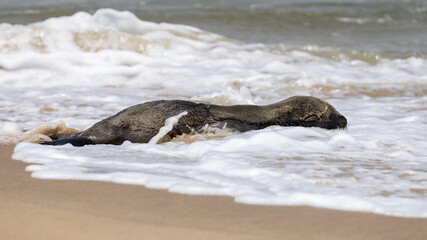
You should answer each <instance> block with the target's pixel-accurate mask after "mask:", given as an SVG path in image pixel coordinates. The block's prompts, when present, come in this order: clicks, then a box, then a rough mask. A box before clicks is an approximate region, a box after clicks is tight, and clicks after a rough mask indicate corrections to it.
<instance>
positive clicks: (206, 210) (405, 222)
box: [0, 146, 427, 240]
mask: <svg viewBox="0 0 427 240" xmlns="http://www.w3.org/2000/svg"><path fill="white" fill-rule="evenodd" d="M13 148H14V146H1V147H0V153H1V155H0V159H1V166H2V167H1V168H0V192H1V193H0V203H1V205H2V207H1V208H0V215H1V216H2V218H1V220H0V221H1V224H0V239H10V240H12V239H32V240H35V239H46V240H48V239H387V240H390V239H411V240H415V239H426V237H427V228H426V226H427V219H411V218H396V217H387V216H381V215H375V214H368V213H357V212H343V211H334V210H326V209H317V208H311V207H272V206H253V205H244V204H237V203H235V202H233V199H232V198H228V197H216V196H215V197H213V196H191V195H181V194H172V193H169V192H167V191H163V190H152V189H147V188H144V187H141V186H130V185H120V184H113V183H104V182H90V181H57V180H41V179H34V178H31V177H30V173H29V172H26V171H25V167H26V164H25V163H23V162H21V161H16V160H12V159H11V155H12V153H13Z"/></svg>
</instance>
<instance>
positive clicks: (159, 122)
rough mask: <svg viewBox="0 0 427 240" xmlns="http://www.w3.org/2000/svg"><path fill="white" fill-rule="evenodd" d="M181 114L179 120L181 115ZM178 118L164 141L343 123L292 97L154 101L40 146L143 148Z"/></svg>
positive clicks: (315, 103) (322, 104)
mask: <svg viewBox="0 0 427 240" xmlns="http://www.w3.org/2000/svg"><path fill="white" fill-rule="evenodd" d="M184 112H186V113H185V114H182V113H184ZM177 115H180V116H181V117H180V118H179V120H178V121H177V122H176V123H175V124H174V125H173V127H172V130H170V131H168V132H167V134H166V135H165V138H166V139H164V140H171V139H172V138H173V137H175V136H177V135H181V134H184V133H186V134H189V133H191V132H197V131H198V130H200V129H202V128H203V127H204V126H205V125H206V124H208V125H211V126H217V127H226V128H229V129H232V130H236V131H240V132H245V131H249V130H257V129H262V128H265V127H268V126H272V125H279V126H285V127H287V126H302V127H321V128H326V129H340V128H345V127H346V126H347V119H346V118H345V117H344V116H343V115H341V114H340V113H339V112H338V111H337V110H335V108H334V107H333V106H332V105H330V104H329V103H327V102H326V101H323V100H321V99H318V98H315V97H310V96H294V97H290V98H288V99H285V100H283V101H280V102H278V103H274V104H270V105H265V106H258V105H234V106H219V105H214V104H207V103H195V102H190V101H181V100H159V101H153V102H147V103H143V104H138V105H135V106H131V107H128V108H126V109H124V110H122V111H121V112H119V113H117V114H116V115H113V116H111V117H108V118H106V119H104V120H102V121H100V122H97V123H95V124H94V125H93V126H92V127H90V128H88V129H87V130H85V131H83V132H80V133H69V134H62V135H58V136H50V137H51V138H52V139H56V140H53V141H51V142H44V143H42V144H46V145H64V144H67V143H70V144H72V145H73V146H84V145H87V144H116V145H120V144H122V143H123V142H124V141H126V140H127V141H130V142H133V143H148V142H149V141H150V139H152V138H153V137H154V136H155V135H156V134H157V133H158V132H159V130H160V128H162V127H163V126H164V125H165V122H166V120H167V119H168V118H171V117H173V116H177Z"/></svg>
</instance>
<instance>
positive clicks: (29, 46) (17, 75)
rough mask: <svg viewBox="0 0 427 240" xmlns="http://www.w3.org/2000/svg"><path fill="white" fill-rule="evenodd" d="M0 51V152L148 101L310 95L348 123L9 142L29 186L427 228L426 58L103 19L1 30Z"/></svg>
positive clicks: (128, 17) (128, 18)
mask: <svg viewBox="0 0 427 240" xmlns="http://www.w3.org/2000/svg"><path fill="white" fill-rule="evenodd" d="M0 45H1V46H0V84H1V86H2V87H1V88H0V141H1V142H17V141H18V138H19V136H20V135H22V134H23V133H24V132H25V131H27V130H30V129H35V128H36V127H37V126H39V125H41V124H44V123H48V122H58V121H63V122H65V123H66V125H67V127H71V128H76V129H86V128H88V127H90V126H91V125H92V124H94V123H95V122H97V121H99V120H100V119H103V118H106V117H108V116H111V115H112V114H115V113H116V112H118V111H120V110H122V109H124V108H125V107H128V106H131V105H134V104H138V103H142V102H146V101H150V100H158V99H186V100H188V99H193V100H196V101H211V102H213V103H216V104H223V105H230V104H247V103H251V104H252V103H253V104H268V103H272V102H276V101H280V100H282V99H284V98H287V97H289V96H291V95H299V94H303V95H314V96H317V97H322V98H325V99H327V100H328V101H329V102H330V103H331V104H333V105H334V106H335V107H336V108H337V110H338V111H340V112H341V113H342V114H343V115H345V116H346V117H347V119H348V122H349V127H348V130H337V131H328V130H323V129H317V128H302V127H296V128H282V127H277V126H274V127H269V128H267V129H263V130H260V131H254V132H247V133H244V134H230V133H227V134H222V137H221V138H218V139H213V138H212V139H209V138H207V139H206V138H205V139H203V138H202V139H203V141H195V142H192V143H191V144H184V143H183V142H168V143H164V144H157V145H154V144H132V143H129V142H125V143H124V144H123V145H121V146H108V145H107V146H105V145H96V146H85V147H83V148H74V147H72V146H61V147H54V146H51V147H49V146H42V145H36V144H29V143H20V144H18V145H17V147H16V149H15V153H14V156H13V157H14V158H15V159H19V160H23V161H26V162H28V163H35V164H41V165H30V166H29V167H28V168H27V170H28V171H31V172H32V175H33V176H34V177H39V178H48V179H82V180H99V181H110V182H116V183H126V184H139V185H144V186H147V187H153V188H163V189H168V190H169V191H173V192H179V193H188V194H209V195H212V194H220V195H229V196H233V197H235V199H236V201H238V202H244V203H250V204H279V205H310V206H317V207H326V208H334V209H342V210H354V211H368V212H375V213H380V214H387V215H394V216H407V217H409V216H412V217H427V213H426V209H427V206H426V203H427V174H426V172H427V169H426V162H427V152H426V149H427V141H426V137H425V133H426V132H427V122H426V121H425V119H426V118H427V111H426V109H427V97H426V96H425V91H426V89H427V85H426V82H427V78H426V76H427V61H426V59H425V58H416V57H411V58H407V59H396V58H395V59H388V58H384V57H379V58H377V59H376V61H375V62H367V61H362V60H360V59H356V60H355V59H350V58H347V57H342V58H338V60H334V59H331V58H329V57H322V56H321V55H319V54H317V53H319V52H316V51H317V50H316V49H308V48H301V49H299V50H298V49H289V50H284V51H281V52H275V51H272V50H271V49H272V47H271V46H267V45H263V44H244V43H238V42H235V41H233V40H230V39H227V38H225V37H222V36H219V35H217V34H214V33H209V32H206V31H203V30H200V29H196V28H193V27H190V26H183V25H173V24H156V23H151V22H145V21H141V20H139V19H137V18H136V17H135V16H134V15H133V14H131V13H129V12H118V11H114V10H111V9H103V10H99V11H97V12H96V13H95V14H93V15H91V14H88V13H77V14H75V15H73V16H69V17H61V18H52V19H49V20H46V21H44V22H40V23H34V24H30V25H26V26H23V25H10V24H0ZM330 51H336V52H335V54H336V55H337V56H340V55H341V54H343V55H344V53H343V52H340V51H338V50H333V49H332V50H330ZM178 118H179V117H178V116H176V118H174V120H175V121H176V120H178ZM170 124H172V126H173V121H171V123H170ZM166 125H167V124H166ZM166 131H167V130H165V132H166ZM159 134H164V133H159ZM153 141H154V140H153Z"/></svg>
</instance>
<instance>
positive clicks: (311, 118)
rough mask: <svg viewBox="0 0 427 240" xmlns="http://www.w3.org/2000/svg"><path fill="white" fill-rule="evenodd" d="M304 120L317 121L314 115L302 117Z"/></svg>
mask: <svg viewBox="0 0 427 240" xmlns="http://www.w3.org/2000/svg"><path fill="white" fill-rule="evenodd" d="M304 121H306V122H314V121H317V116H316V115H311V116H308V117H306V118H305V119H304Z"/></svg>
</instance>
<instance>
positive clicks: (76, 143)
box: [40, 137, 95, 147]
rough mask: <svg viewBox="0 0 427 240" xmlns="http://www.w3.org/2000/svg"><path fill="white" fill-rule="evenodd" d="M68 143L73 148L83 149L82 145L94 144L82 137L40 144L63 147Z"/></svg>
mask: <svg viewBox="0 0 427 240" xmlns="http://www.w3.org/2000/svg"><path fill="white" fill-rule="evenodd" d="M68 143H70V144H71V145H73V146H75V147H83V146H84V145H90V144H95V142H94V141H92V140H90V139H88V138H84V137H72V138H63V139H59V140H55V141H50V142H43V143H40V144H42V145H54V146H58V145H65V144H68Z"/></svg>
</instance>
